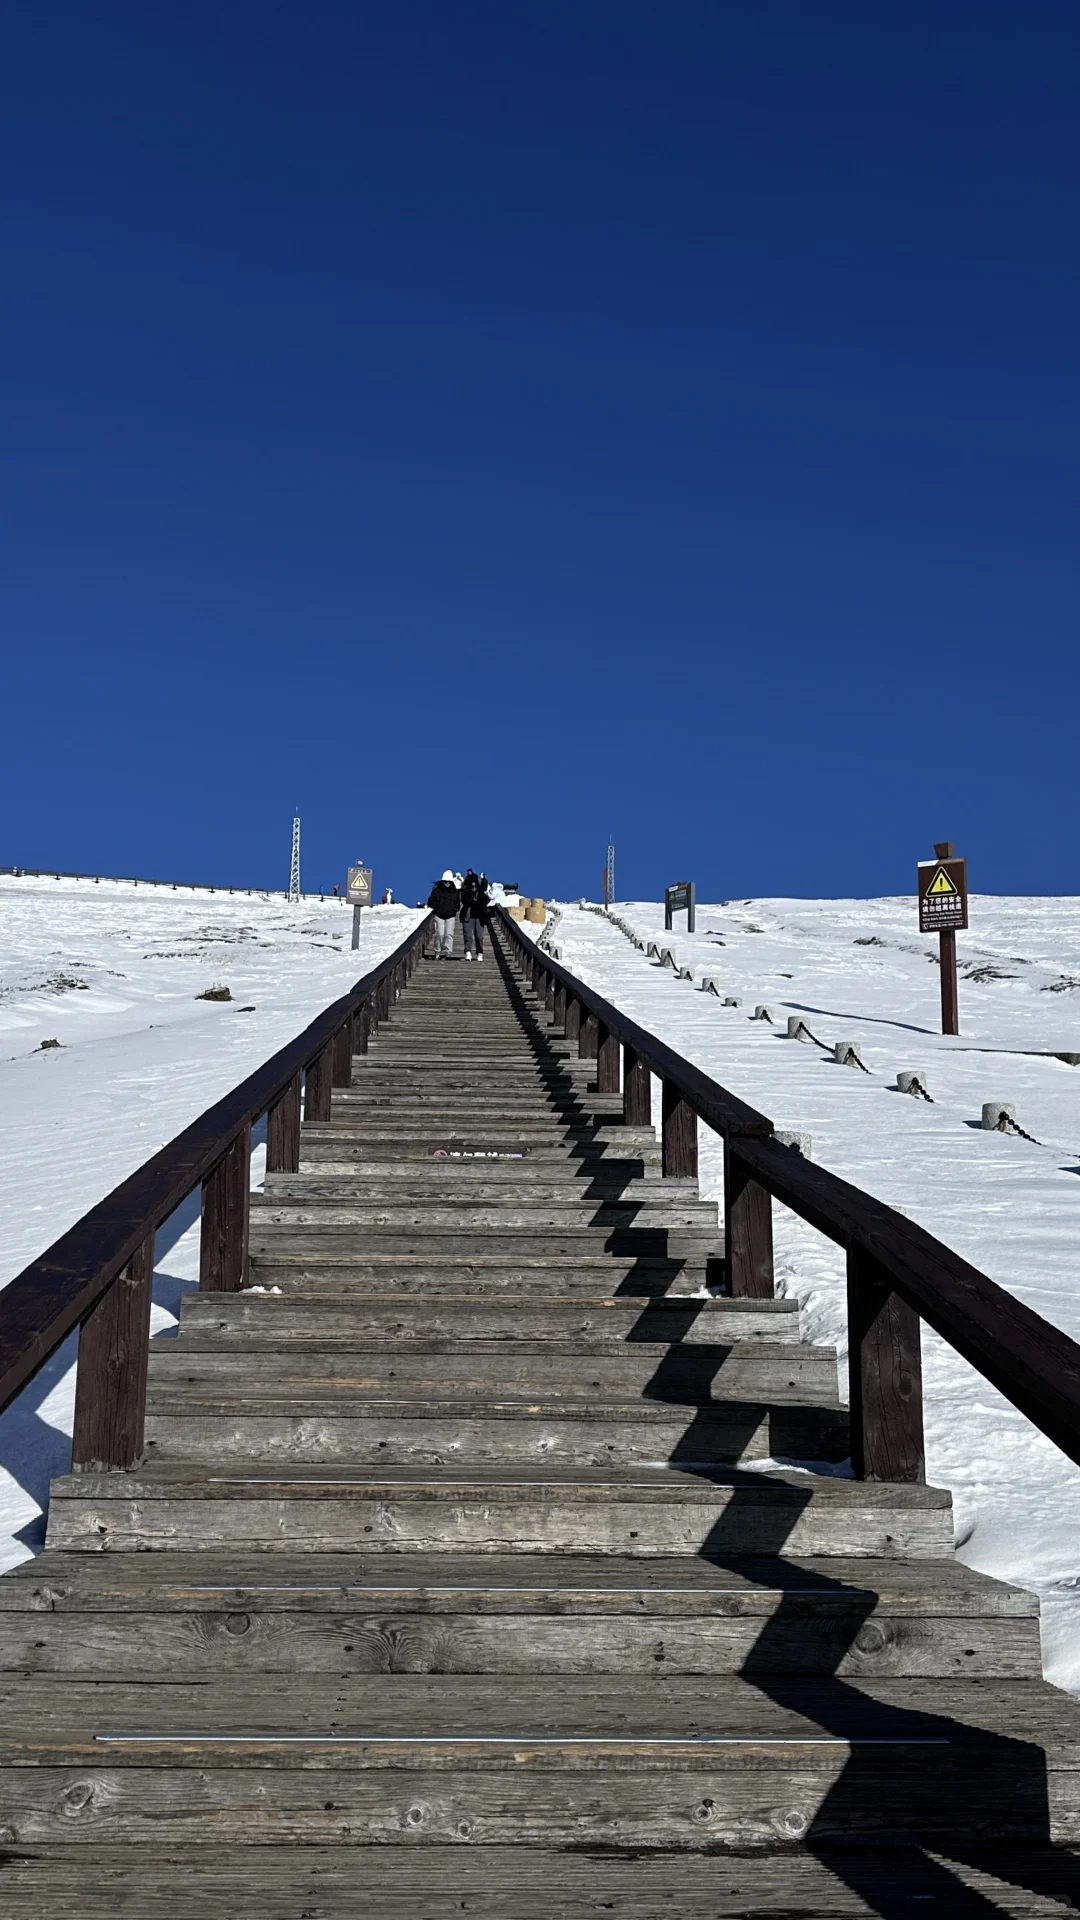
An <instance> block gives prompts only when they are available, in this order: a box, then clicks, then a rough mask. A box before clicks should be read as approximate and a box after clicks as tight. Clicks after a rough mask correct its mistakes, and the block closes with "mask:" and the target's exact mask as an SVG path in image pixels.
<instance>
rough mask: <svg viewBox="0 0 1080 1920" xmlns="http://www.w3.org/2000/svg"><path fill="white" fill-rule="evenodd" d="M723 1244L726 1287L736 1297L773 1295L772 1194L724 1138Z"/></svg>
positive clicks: (743, 1298)
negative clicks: (725, 1261)
mask: <svg viewBox="0 0 1080 1920" xmlns="http://www.w3.org/2000/svg"><path fill="white" fill-rule="evenodd" d="M724 1244H725V1248H726V1257H727V1270H728V1287H729V1289H730V1291H731V1293H732V1294H733V1295H734V1297H735V1298H736V1299H738V1300H771V1299H772V1297H773V1232H772V1195H771V1194H770V1192H769V1190H768V1188H767V1187H763V1186H762V1185H761V1183H760V1181H758V1180H755V1179H754V1176H753V1174H752V1173H751V1171H750V1169H749V1167H748V1166H747V1165H746V1162H745V1161H743V1160H740V1158H739V1153H738V1148H737V1146H735V1145H734V1144H733V1143H732V1141H731V1140H728V1139H725V1141H724Z"/></svg>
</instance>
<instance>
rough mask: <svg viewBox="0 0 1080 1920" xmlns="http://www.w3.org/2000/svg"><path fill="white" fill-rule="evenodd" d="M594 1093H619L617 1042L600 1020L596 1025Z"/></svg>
mask: <svg viewBox="0 0 1080 1920" xmlns="http://www.w3.org/2000/svg"><path fill="white" fill-rule="evenodd" d="M596 1091H597V1093H618V1091H619V1042H618V1039H617V1037H616V1035H615V1034H613V1033H612V1032H611V1031H610V1029H609V1028H608V1027H606V1026H605V1025H604V1022H603V1021H602V1020H598V1021H597V1023H596Z"/></svg>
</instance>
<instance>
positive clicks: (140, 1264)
mask: <svg viewBox="0 0 1080 1920" xmlns="http://www.w3.org/2000/svg"><path fill="white" fill-rule="evenodd" d="M153 1287H154V1236H153V1234H152V1233H149V1234H147V1236H146V1239H145V1240H144V1241H143V1242H142V1244H141V1245H140V1246H139V1247H137V1248H136V1250H135V1252H134V1253H133V1254H132V1256H131V1259H130V1260H129V1261H128V1263H127V1265H126V1266H125V1267H121V1269H120V1272H119V1273H118V1274H117V1276H116V1279H115V1280H114V1281H113V1283H112V1286H111V1287H110V1288H109V1290H108V1292H107V1293H104V1294H102V1296H101V1299H100V1300H99V1301H98V1303H97V1305H96V1306H95V1307H92V1308H91V1309H90V1312H89V1313H88V1314H87V1316H86V1319H85V1320H84V1321H83V1323H82V1327H81V1328H80V1330H79V1364H78V1371H77V1373H76V1376H75V1424H74V1427H73V1430H72V1437H71V1466H72V1471H73V1472H75V1473H95V1472H101V1473H105V1472H111V1471H116V1470H118V1469H119V1470H121V1471H122V1470H123V1469H125V1468H128V1467H134V1466H136V1465H137V1464H138V1462H139V1460H140V1458H141V1457H142V1450H143V1428H144V1425H145V1419H146V1367H147V1359H148V1354H149V1346H150V1301H151V1296H152V1294H153Z"/></svg>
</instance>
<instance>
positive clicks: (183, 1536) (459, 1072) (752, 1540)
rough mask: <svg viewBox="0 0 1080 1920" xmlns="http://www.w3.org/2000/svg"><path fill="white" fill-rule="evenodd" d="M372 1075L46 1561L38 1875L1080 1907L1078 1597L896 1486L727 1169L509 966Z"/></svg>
mask: <svg viewBox="0 0 1080 1920" xmlns="http://www.w3.org/2000/svg"><path fill="white" fill-rule="evenodd" d="M355 1065H356V1072H355V1076H354V1084H353V1085H352V1086H351V1087H348V1088H337V1089H336V1090H335V1092H334V1095H333V1104H332V1110H331V1116H330V1119H329V1121H328V1122H325V1123H323V1124H317V1125H316V1124H313V1125H308V1126H305V1128H304V1130H303V1134H302V1147H301V1165H300V1171H299V1172H298V1173H296V1174H276V1175H270V1176H268V1178H267V1182H266V1191H265V1194H264V1195H263V1196H262V1197H261V1198H259V1199H258V1200H257V1202H255V1203H254V1204H253V1211H252V1222H251V1238H250V1272H249V1285H248V1287H247V1289H246V1290H245V1291H243V1292H240V1293H235V1294H229V1293H203V1294H191V1295H189V1296H187V1297H186V1298H185V1301H184V1306H183V1313H182V1318H181V1323H180V1329H179V1334H178V1337H176V1338H175V1339H159V1340H157V1341H155V1342H154V1343H153V1346H152V1350H151V1359H150V1372H149V1387H148V1401H147V1421H146V1447H145V1456H144V1459H143V1462H142V1464H141V1465H140V1466H138V1467H137V1468H136V1469H135V1470H133V1471H131V1472H128V1473H108V1474H98V1473H93V1472H84V1473H79V1474H72V1475H71V1476H69V1477H67V1478H65V1479H63V1480H61V1481H58V1482H57V1483H56V1484H55V1485H54V1487H53V1491H52V1500H51V1506H50V1513H49V1524H48V1544H47V1549H46V1552H45V1554H44V1555H43V1556H42V1557H41V1558H40V1559H38V1560H36V1561H32V1562H28V1563H26V1564H25V1565H24V1566H22V1567H20V1568H19V1569H17V1570H16V1571H15V1572H14V1573H13V1574H11V1575H9V1576H8V1577H6V1578H5V1579H3V1580H0V1649H2V1654H3V1665H4V1667H5V1668H6V1670H7V1674H8V1681H7V1684H6V1687H5V1690H4V1714H3V1733H2V1739H0V1848H3V1849H4V1850H5V1852H4V1855H3V1860H4V1864H3V1865H2V1867H0V1909H2V1910H3V1911H4V1912H6V1913H10V1914H11V1915H12V1916H22V1915H24V1914H25V1915H29V1914H30V1913H34V1914H35V1915H42V1914H51V1913H55V1914H56V1915H57V1916H61V1915H75V1914H76V1913H78V1914H79V1915H80V1916H89V1915H97V1914H99V1913H100V1914H102V1915H104V1914H105V1913H106V1912H108V1913H109V1914H113V1913H118V1914H135V1913H139V1914H143V1913H145V1914H152V1915H160V1916H162V1917H163V1920H166V1917H167V1916H173V1915H175V1916H181V1915H184V1916H186V1915H188V1914H195V1913H203V1912H210V1911H213V1912H214V1913H215V1915H221V1916H224V1920H228V1916H231V1915H233V1914H237V1915H239V1914H241V1913H243V1914H248V1913H251V1914H255V1913H258V1914H259V1915H260V1920H275V1916H281V1920H285V1917H286V1916H289V1917H290V1920H303V1917H304V1916H309V1915H310V1916H315V1920H321V1916H323V1915H330V1914H333V1915H335V1916H338V1915H345V1914H354V1913H357V1914H365V1915H366V1914H371V1915H381V1914H384V1913H386V1914H397V1913H401V1914H406V1913H408V1914H421V1915H423V1914H431V1915H436V1914H438V1915H442V1914H444V1913H446V1914H449V1913H458V1912H467V1913H473V1914H483V1915H488V1914H490V1915H496V1914H500V1915H502V1914H533V1913H535V1914H541V1913H544V1914H548V1915H554V1916H558V1915H563V1914H566V1915H569V1914H578V1913H580V1914H586V1913H589V1914H594V1913H600V1912H608V1911H615V1912H617V1913H621V1914H626V1915H632V1916H638V1915H641V1916H644V1915H646V1914H656V1915H659V1914H661V1913H665V1914H669V1913H671V1912H686V1913H693V1914H699V1913H700V1914H702V1915H704V1914H706V1913H708V1914H716V1915H720V1914H733V1915H734V1914H757V1915H765V1914H773V1915H778V1914H791V1915H794V1914H798V1915H800V1916H803V1915H805V1916H813V1915H818V1914H821V1915H825V1914H833V1913H835V1914H849V1913H850V1914H871V1913H893V1912H907V1911H915V1910H918V1911H922V1910H923V1905H924V1904H925V1903H931V1904H930V1911H938V1912H941V1913H946V1912H950V1913H951V1912H961V1913H968V1912H971V1913H973V1914H975V1913H981V1914H989V1913H1008V1914H1013V1913H1015V1914H1016V1915H1021V1914H1024V1915H1027V1914H1031V1915H1035V1914H1049V1913H1064V1912H1067V1911H1072V1910H1073V1907H1074V1903H1075V1901H1076V1900H1080V1875H1078V1874H1077V1872H1076V1868H1075V1865H1074V1863H1073V1862H1072V1859H1071V1857H1067V1856H1055V1855H1054V1854H1052V1853H1051V1852H1050V1851H1049V1850H1048V1845H1047V1843H1048V1842H1050V1841H1055V1842H1059V1843H1067V1844H1073V1843H1075V1842H1076V1841H1077V1839H1078V1837H1080V1772H1078V1769H1080V1710H1078V1709H1077V1707H1076V1706H1075V1705H1074V1703H1073V1702H1072V1701H1070V1700H1069V1699H1068V1698H1067V1697H1066V1696H1064V1695H1062V1694H1060V1693H1058V1692H1056V1691H1055V1690H1054V1689H1052V1688H1050V1687H1048V1686H1047V1685H1045V1684H1044V1682H1043V1680H1042V1677H1041V1668H1040V1655H1039V1634H1038V1619H1037V1605H1036V1602H1035V1601H1034V1600H1033V1599H1032V1598H1031V1596H1029V1595H1028V1594H1026V1593H1024V1592H1021V1591H1019V1590H1017V1589H1014V1588H1011V1587H1006V1586H1003V1585H1001V1584H999V1583H997V1582H995V1581H992V1580H988V1579H985V1578H983V1577H981V1576H980V1575H978V1574H975V1573H973V1572H971V1571H969V1570H968V1569H967V1568H965V1567H963V1566H962V1565H960V1564H959V1563H958V1562H957V1561H956V1560H955V1559H954V1558H953V1547H952V1516H951V1503H950V1498H949V1495H948V1494H947V1493H945V1492H942V1491H941V1490H938V1489H935V1488H932V1487H926V1486H922V1485H918V1484H895V1485H893V1484H887V1483H882V1482H875V1481H871V1480H866V1481H856V1480H854V1479H852V1478H850V1477H848V1475H847V1473H846V1471H845V1470H844V1468H843V1466H842V1465H840V1464H839V1463H841V1462H843V1460H844V1458H845V1456H846V1454H847V1451H848V1445H847V1422H846V1414H845V1412H844V1410H843V1409H842V1408H841V1406H840V1404H839V1398H838V1392H837V1369H836V1357H835V1354H833V1353H832V1352H831V1351H829V1350H826V1349H824V1348H819V1347H813V1346H809V1345H806V1344H803V1343H801V1342H800V1340H799V1316H798V1310H797V1306H796V1305H795V1303H793V1302H791V1301H787V1300H776V1301H770V1300H746V1299H740V1300H734V1299H730V1298H724V1297H723V1296H722V1294H721V1293H720V1292H719V1288H720V1286H721V1285H722V1280H723V1272H724V1249H723V1245H722V1243H721V1237H720V1234H719V1230H718V1225H717V1214H716V1208H715V1206H714V1205H711V1204H707V1203H704V1202H702V1201H701V1200H700V1199H699V1198H698V1194H697V1188H696V1182H689V1181H672V1180H665V1179H663V1178H662V1177H661V1171H660V1160H659V1151H658V1147H657V1144H656V1140H655V1137H654V1135H653V1133H652V1131H651V1130H650V1129H634V1128H631V1127H628V1126H626V1125H624V1124H623V1120H622V1107H621V1103H620V1102H619V1101H618V1100H617V1099H614V1098H612V1097H611V1096H610V1095H601V1094H598V1093H596V1092H595V1090H593V1089H592V1088H591V1086H590V1074H591V1073H592V1071H593V1068H592V1065H591V1063H589V1062H588V1061H580V1060H579V1059H578V1058H577V1057H576V1055H575V1057H571V1051H570V1049H569V1047H568V1046H567V1045H566V1043H565V1041H564V1039H563V1037H562V1035H561V1032H560V1030H559V1029H558V1028H556V1027H554V1026H552V1025H551V1024H550V1022H549V1020H548V1019H547V1017H546V1016H545V1014H544V1011H543V1008H542V1007H540V1006H539V1005H538V1004H537V1002H536V1001H535V999H534V998H533V996H532V995H531V993H530V992H529V991H528V990H527V989H524V988H523V987H522V986H521V985H520V984H519V982H518V981H517V980H516V979H515V978H514V977H513V976H512V974H511V972H510V969H509V967H508V965H507V964H506V962H505V960H504V959H503V958H502V957H501V955H500V954H499V952H498V951H496V953H495V954H494V955H492V954H490V953H489V956H488V958H487V959H486V961H485V963H484V964H483V965H482V966H477V965H471V966H466V965H464V964H463V963H461V962H460V961H455V962H452V963H448V962H437V963H436V962H427V963H425V964H424V965H423V966H422V967H420V968H419V969H418V971H417V973H416V974H415V976H414V978H413V981H412V983H411V985H410V986H409V989H408V992H407V993H406V994H405V995H404V996H403V997H402V999H401V1000H400V1002H399V1003H398V1005H397V1006H396V1008H395V1009H394V1012H393V1015H392V1018H390V1019H389V1020H388V1021H387V1022H386V1023H385V1024H383V1025H382V1026H381V1027H380V1029H379V1032H378V1035H377V1038H375V1039H374V1040H373V1042H372V1044H371V1048H370V1051H369V1052H368V1053H367V1054H366V1055H365V1056H363V1058H362V1059H357V1061H356V1063H355ZM781 1462H782V1463H786V1464H778V1463H781ZM1003 1847H1004V1848H1006V1849H1007V1851H1006V1852H1005V1853H1003V1854H1000V1855H999V1854H998V1853H997V1852H995V1849H999V1848H1003ZM890 1849H891V1850H892V1851H891V1852H890V1851H889V1850H890ZM746 1850H750V1857H748V1858H742V1857H737V1856H738V1855H740V1853H741V1852H745V1851H746ZM897 1850H899V1851H897ZM643 1856H647V1857H643ZM725 1862H726V1864H725ZM1003 1862H1004V1864H1003ZM905 1902H907V1903H910V1902H915V1903H923V1904H918V1905H917V1908H916V1906H913V1905H909V1904H904V1903H905ZM890 1903H891V1904H890ZM933 1903H937V1904H936V1905H935V1904H933Z"/></svg>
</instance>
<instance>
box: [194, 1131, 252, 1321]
mask: <svg viewBox="0 0 1080 1920" xmlns="http://www.w3.org/2000/svg"><path fill="white" fill-rule="evenodd" d="M250 1212H251V1123H250V1121H249V1122H248V1123H247V1125H246V1126H244V1127H242V1128H241V1130H240V1132H239V1133H238V1134H237V1136H236V1139H235V1140H234V1141H233V1143H232V1146H231V1147H230V1148H229V1150H228V1152H227V1153H226V1154H225V1156H224V1158H223V1159H221V1160H219V1161H218V1164H217V1166H216V1167H214V1168H213V1170H212V1172H210V1173H209V1174H208V1175H207V1177H206V1179H205V1180H204V1181H203V1188H202V1229H201V1233H200V1238H199V1286H200V1288H201V1289H202V1291H203V1292H204V1293H206V1292H211V1293H237V1292H238V1291H239V1289H240V1288H241V1287H242V1286H243V1284H244V1281H245V1279H246V1278H247V1259H248V1218H249V1215H250Z"/></svg>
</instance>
